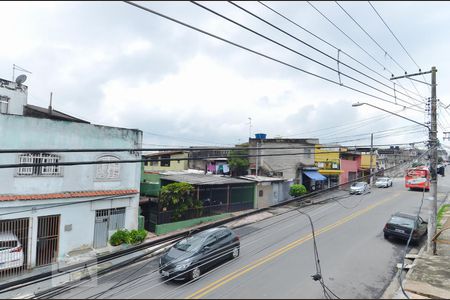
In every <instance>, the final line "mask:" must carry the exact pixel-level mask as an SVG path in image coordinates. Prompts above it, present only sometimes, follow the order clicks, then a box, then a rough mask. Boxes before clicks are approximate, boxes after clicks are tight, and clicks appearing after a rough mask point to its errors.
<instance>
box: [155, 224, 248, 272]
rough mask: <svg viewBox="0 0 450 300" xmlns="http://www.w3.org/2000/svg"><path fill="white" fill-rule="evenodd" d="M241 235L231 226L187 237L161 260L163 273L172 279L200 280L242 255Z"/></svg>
mask: <svg viewBox="0 0 450 300" xmlns="http://www.w3.org/2000/svg"><path fill="white" fill-rule="evenodd" d="M239 251H240V242H239V236H238V235H237V234H236V233H235V232H234V231H232V230H231V229H229V228H227V227H216V228H212V229H208V230H205V231H202V232H199V233H196V234H193V235H191V236H189V237H186V238H184V239H182V240H180V241H179V242H177V243H176V244H175V245H173V246H172V247H171V248H170V249H169V250H168V251H167V252H165V253H164V254H163V255H162V256H161V259H160V260H159V273H160V274H161V275H162V276H163V277H166V278H172V279H178V280H183V279H196V278H198V277H199V276H200V275H201V274H202V273H203V272H205V271H206V270H208V269H210V268H212V267H213V266H215V265H217V264H219V263H220V262H223V261H225V260H227V259H231V258H236V257H238V256H239Z"/></svg>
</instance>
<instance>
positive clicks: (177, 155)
mask: <svg viewBox="0 0 450 300" xmlns="http://www.w3.org/2000/svg"><path fill="white" fill-rule="evenodd" d="M143 157H144V159H150V160H149V161H146V162H145V163H144V172H161V171H184V170H187V169H188V160H187V158H188V157H189V153H188V152H183V151H172V152H169V151H165V152H158V153H152V154H145V155H143ZM176 159H180V160H176Z"/></svg>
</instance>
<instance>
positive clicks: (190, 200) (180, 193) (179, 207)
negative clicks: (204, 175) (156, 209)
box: [159, 182, 203, 222]
mask: <svg viewBox="0 0 450 300" xmlns="http://www.w3.org/2000/svg"><path fill="white" fill-rule="evenodd" d="M193 193H194V187H193V186H192V185H191V184H189V183H186V182H174V183H170V184H168V185H165V186H163V187H162V188H161V193H160V196H159V202H160V205H161V208H162V209H163V210H165V211H171V212H172V221H174V222H176V221H179V220H181V219H183V216H184V215H185V214H186V212H187V211H188V210H191V209H193V213H192V214H191V216H192V217H199V216H201V215H202V210H201V208H202V207H203V204H202V202H201V201H200V200H197V199H194V197H193Z"/></svg>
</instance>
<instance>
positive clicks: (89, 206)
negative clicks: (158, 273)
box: [0, 195, 139, 266]
mask: <svg viewBox="0 0 450 300" xmlns="http://www.w3.org/2000/svg"><path fill="white" fill-rule="evenodd" d="M94 199H95V198H80V199H54V200H51V201H52V203H51V205H49V202H50V201H49V200H23V201H5V202H2V203H1V205H2V209H1V213H2V216H0V220H9V219H18V218H30V223H29V227H30V235H29V241H30V244H29V247H28V249H29V260H28V261H29V265H30V266H35V264H36V247H35V245H36V241H37V224H38V217H41V216H49V215H60V225H59V233H60V234H59V253H58V254H59V255H58V260H61V259H63V258H64V257H65V256H66V255H67V254H68V253H69V252H71V251H75V250H83V249H88V248H91V247H92V244H93V239H94V225H95V211H96V210H97V209H109V208H119V207H125V208H126V210H125V228H129V229H136V228H137V212H138V206H139V196H138V195H136V196H123V197H120V198H116V199H107V200H94ZM89 200H94V201H89ZM68 201H70V202H71V203H74V204H70V205H63V204H67V203H68ZM56 205H60V206H56ZM49 206H56V207H49ZM66 226H69V227H70V226H71V230H69V231H65V228H66Z"/></svg>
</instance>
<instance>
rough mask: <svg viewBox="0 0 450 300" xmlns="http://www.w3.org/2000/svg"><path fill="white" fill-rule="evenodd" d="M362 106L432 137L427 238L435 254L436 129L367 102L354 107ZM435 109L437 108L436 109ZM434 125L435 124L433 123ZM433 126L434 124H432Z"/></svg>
mask: <svg viewBox="0 0 450 300" xmlns="http://www.w3.org/2000/svg"><path fill="white" fill-rule="evenodd" d="M362 105H368V106H371V107H374V108H376V109H379V110H382V111H385V112H387V113H390V114H392V115H395V116H397V117H400V118H402V119H405V120H408V121H411V122H413V123H416V124H418V125H421V126H423V127H425V128H427V129H428V132H429V136H430V146H429V147H430V149H431V153H430V154H431V155H430V156H431V176H432V178H431V191H432V198H433V203H432V209H431V210H430V215H429V218H428V227H429V228H428V237H427V251H428V253H430V254H434V253H435V251H436V243H435V242H433V237H434V235H435V233H436V210H437V175H436V176H434V174H436V164H437V147H436V138H435V137H436V129H435V128H434V127H435V126H433V127H429V126H427V125H425V124H422V123H419V122H417V121H414V120H412V119H409V118H406V117H404V116H402V115H399V114H396V113H394V112H391V111H388V110H386V109H384V108H381V107H378V106H375V105H372V104H370V103H366V102H357V103H353V104H352V106H353V107H356V106H362ZM434 109H435V108H434ZM432 123H433V122H432ZM432 125H433V124H432Z"/></svg>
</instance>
